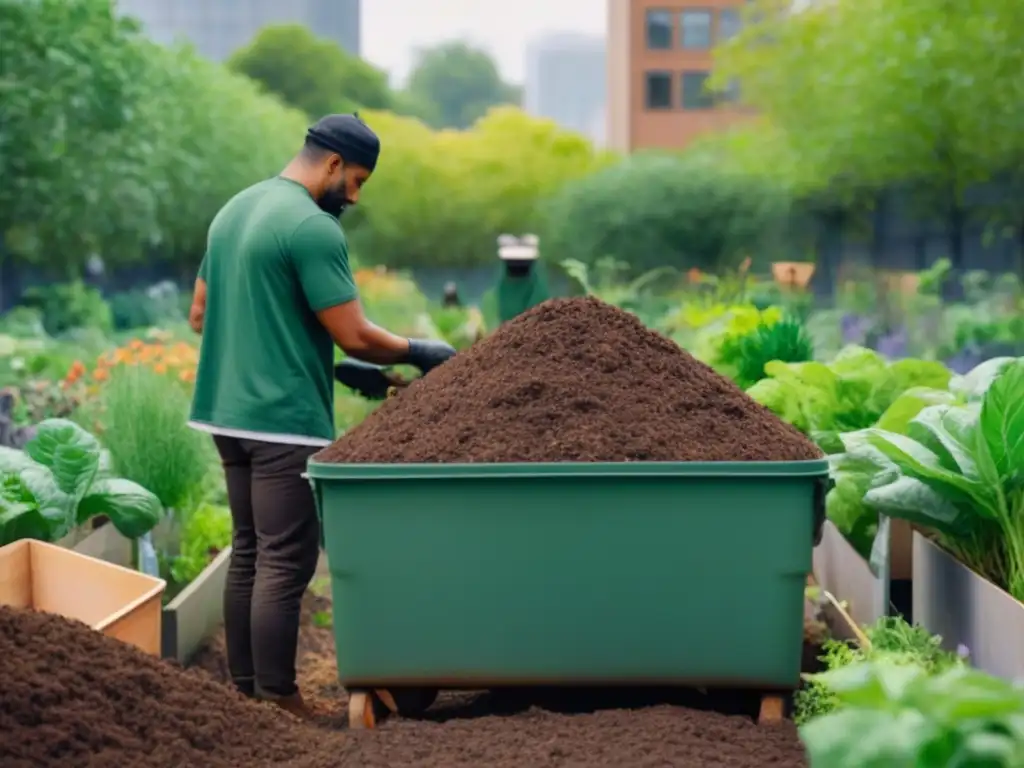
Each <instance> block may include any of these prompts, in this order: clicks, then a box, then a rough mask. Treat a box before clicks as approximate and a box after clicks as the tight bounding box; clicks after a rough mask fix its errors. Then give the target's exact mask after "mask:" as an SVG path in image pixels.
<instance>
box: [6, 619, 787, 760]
mask: <svg viewBox="0 0 1024 768" xmlns="http://www.w3.org/2000/svg"><path fill="white" fill-rule="evenodd" d="M307 631H308V630H307ZM324 631H325V632H328V633H329V630H324ZM324 661H325V663H327V664H328V666H330V665H331V664H332V663H333V658H331V659H324ZM0 671H2V677H3V684H2V685H0V765H2V766H3V767H4V768H28V767H29V766H32V767H33V768H35V767H36V766H38V767H39V768H87V767H89V766H95V767H96V768H105V767H106V766H110V767H111V768H114V767H116V768H182V766H202V768H238V767H239V766H247V767H248V768H271V767H272V766H273V767H276V768H280V766H289V767H290V768H337V766H349V765H351V766H359V765H368V766H369V765H372V766H381V767H382V768H384V767H387V766H393V767H394V768H413V766H416V767H417V768H434V767H435V766H446V768H478V767H479V766H483V765H486V766H494V768H522V766H531V768H555V767H556V766H591V767H592V768H611V767H612V766H614V767H615V768H618V767H619V766H624V765H629V766H637V768H642V767H643V766H665V765H678V766H684V765H685V766H690V767H691V768H763V767H764V766H767V765H771V766H775V768H805V766H806V764H807V763H806V758H805V756H804V751H803V748H802V747H801V745H800V741H799V739H798V738H797V734H796V730H795V728H794V727H793V725H792V724H791V723H783V724H781V725H778V726H758V725H756V724H755V723H753V722H752V720H751V719H750V718H749V717H744V716H737V715H725V714H719V713H717V712H708V711H702V710H698V709H687V708H685V707H680V706H667V705H661V706H653V707H647V708H643V709H635V710H633V709H621V708H620V709H605V710H597V711H594V709H593V708H589V709H588V710H586V711H583V712H582V713H580V714H567V713H565V712H564V711H550V710H549V709H543V708H539V707H538V706H535V705H534V706H528V707H527V708H525V709H520V708H519V707H515V708H512V709H509V708H506V707H497V706H495V705H494V704H493V703H489V699H488V698H487V696H486V695H484V696H483V697H482V698H478V699H475V700H474V701H473V703H471V704H466V705H461V706H457V705H456V706H453V705H452V704H449V705H448V711H445V709H444V706H445V705H444V701H443V700H442V702H441V703H439V709H440V710H441V711H440V712H439V713H435V717H434V718H433V719H430V718H429V717H428V719H426V720H421V721H417V720H401V719H399V720H388V721H386V722H385V723H384V724H383V726H382V727H380V728H379V729H377V730H374V731H360V732H351V731H341V730H340V728H341V727H343V726H342V724H341V722H339V721H337V720H334V721H332V722H326V723H323V725H325V726H327V727H317V726H316V725H312V724H305V723H300V722H299V721H297V720H295V719H293V718H292V717H291V716H289V715H286V714H284V713H283V712H280V711H279V710H277V709H275V708H272V707H270V706H268V705H263V704H256V703H253V702H251V701H249V700H247V699H244V698H242V697H241V696H240V695H238V694H237V693H235V692H234V691H233V690H232V689H230V688H228V687H227V686H225V685H222V684H221V683H219V682H217V681H216V680H214V679H213V678H212V677H211V676H210V675H209V674H208V673H206V672H203V671H199V670H190V671H186V670H182V669H181V668H180V667H178V666H176V665H174V664H172V663H170V662H165V661H161V660H159V659H156V658H154V657H152V656H147V655H146V654H143V653H141V652H139V651H138V650H136V649H134V648H132V647H130V646H127V645H125V644H123V643H120V642H118V641H116V640H112V639H110V638H107V637H104V636H103V635H101V634H99V633H98V632H94V631H93V630H91V629H89V628H88V627H86V626H85V625H84V624H80V623H78V622H72V621H68V620H65V619H62V618H59V617H56V616H49V615H47V614H42V613H36V612H33V611H25V610H18V609H11V608H6V607H2V606H0ZM300 676H302V677H305V676H303V675H300ZM304 683H305V684H306V685H307V687H308V685H309V680H308V679H306V680H304ZM313 693H314V699H316V698H317V697H316V693H317V692H316V691H313ZM330 695H332V696H333V695H336V696H337V698H338V703H339V704H340V703H341V702H343V701H344V697H345V693H344V691H340V690H338V691H331V692H330ZM461 695H462V696H463V697H465V696H466V694H461ZM455 696H459V694H448V698H449V700H451V699H452V698H453V697H455ZM443 698H444V697H443ZM641 706H642V705H641ZM428 715H430V713H428Z"/></svg>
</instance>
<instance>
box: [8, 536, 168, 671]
mask: <svg viewBox="0 0 1024 768" xmlns="http://www.w3.org/2000/svg"><path fill="white" fill-rule="evenodd" d="M165 586H166V583H165V582H164V581H163V579H156V578H153V577H152V576H147V575H145V574H142V573H138V572H137V571H133V570H130V569H128V568H122V567H120V566H117V565H112V564H111V563H107V562H104V561H102V560H99V559H96V558H93V557H87V556H86V555H82V554H79V553H78V552H75V551H73V550H69V549H65V548H63V547H60V546H57V545H55V544H47V543H46V542H42V541H34V540H32V539H23V540H21V541H16V542H14V543H12V544H8V545H7V546H5V547H0V604H3V605H10V606H14V607H16V608H34V609H35V610H38V611H45V612H47V613H55V614H58V615H60V616H65V617H67V618H70V619H77V620H79V621H82V622H84V623H86V624H88V625H89V626H91V627H92V628H93V629H95V630H96V631H97V632H102V633H103V634H105V635H107V636H108V637H113V638H116V639H117V640H121V641H122V642H125V643H129V644H130V645H134V646H136V647H138V648H140V649H141V650H143V651H145V652H146V653H151V654H154V655H156V654H158V653H159V652H160V621H161V611H160V602H161V597H162V595H163V592H164V588H165Z"/></svg>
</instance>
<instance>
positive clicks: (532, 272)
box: [496, 235, 550, 323]
mask: <svg viewBox="0 0 1024 768" xmlns="http://www.w3.org/2000/svg"><path fill="white" fill-rule="evenodd" d="M538 256H539V248H538V239H537V236H536V235H525V236H524V237H523V238H522V239H521V240H520V239H517V238H515V237H513V236H512V235H502V236H501V237H499V238H498V258H499V259H500V260H501V271H500V272H499V274H498V286H497V290H496V293H497V305H498V306H497V309H498V322H499V323H504V322H507V321H509V320H511V319H512V318H513V317H516V316H517V315H521V314H522V313H523V312H525V311H526V310H528V309H529V308H530V307H534V306H536V305H537V304H540V303H541V302H544V301H547V300H548V299H549V298H550V294H549V293H548V286H547V280H546V278H545V275H544V266H543V265H542V264H540V263H539V262H538Z"/></svg>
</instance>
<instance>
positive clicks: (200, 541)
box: [170, 504, 231, 584]
mask: <svg viewBox="0 0 1024 768" xmlns="http://www.w3.org/2000/svg"><path fill="white" fill-rule="evenodd" d="M229 544H231V512H230V511H229V510H228V509H227V508H226V507H218V506H213V505H210V504H204V505H202V506H200V507H199V508H197V509H195V510H193V511H192V512H190V513H189V515H188V517H187V518H186V519H185V525H184V527H183V529H182V534H181V549H180V552H179V553H178V555H177V556H176V557H174V558H173V560H172V561H171V564H170V575H171V578H172V579H173V581H174V582H175V583H176V584H188V583H189V582H191V581H193V580H194V579H195V578H196V577H197V576H198V575H199V574H200V573H202V571H203V569H204V568H206V566H207V565H209V564H210V561H211V560H212V559H213V558H214V557H215V556H216V554H217V553H218V552H220V551H221V550H222V549H225V548H226V547H227V546H228V545H229Z"/></svg>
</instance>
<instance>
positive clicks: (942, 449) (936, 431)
mask: <svg viewBox="0 0 1024 768" xmlns="http://www.w3.org/2000/svg"><path fill="white" fill-rule="evenodd" d="M979 413H980V411H979V409H978V408H977V407H976V406H973V405H972V406H966V407H964V406H957V405H933V406H929V407H928V408H925V409H924V410H922V411H921V413H919V414H918V415H917V417H916V418H915V419H914V420H913V422H912V426H913V427H919V428H920V429H921V430H924V431H926V432H927V433H928V437H929V438H930V439H928V440H927V441H923V440H922V441H920V442H922V443H923V444H924V445H925V446H926V447H928V448H930V449H931V450H932V451H933V452H934V453H936V454H938V455H939V457H940V459H941V458H945V459H946V461H943V462H942V463H943V466H944V467H945V468H947V469H950V470H956V471H959V472H960V474H962V475H964V477H968V478H971V479H978V466H977V462H976V460H975V458H976V457H975V455H974V447H975V444H976V442H977V439H976V432H977V430H978V416H979ZM910 435H911V436H912V437H917V434H916V430H912V431H910Z"/></svg>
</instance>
